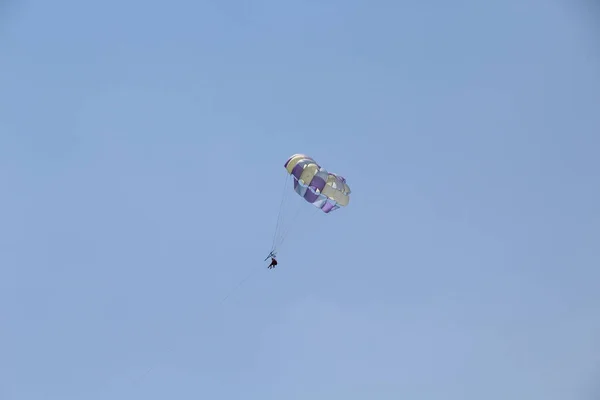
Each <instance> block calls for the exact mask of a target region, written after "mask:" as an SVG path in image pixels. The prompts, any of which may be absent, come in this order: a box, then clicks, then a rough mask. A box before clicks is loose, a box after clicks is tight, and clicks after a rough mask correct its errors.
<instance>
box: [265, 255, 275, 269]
mask: <svg viewBox="0 0 600 400" xmlns="http://www.w3.org/2000/svg"><path fill="white" fill-rule="evenodd" d="M276 265H277V260H276V259H275V257H271V264H269V266H268V267H267V268H269V269H273V268H275V266H276Z"/></svg>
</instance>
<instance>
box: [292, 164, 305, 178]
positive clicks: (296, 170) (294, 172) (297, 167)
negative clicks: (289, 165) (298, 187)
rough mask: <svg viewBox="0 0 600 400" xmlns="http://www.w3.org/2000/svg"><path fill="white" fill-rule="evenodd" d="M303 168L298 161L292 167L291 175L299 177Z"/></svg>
mask: <svg viewBox="0 0 600 400" xmlns="http://www.w3.org/2000/svg"><path fill="white" fill-rule="evenodd" d="M303 170H304V167H303V166H302V165H300V164H299V163H298V164H296V165H295V166H294V169H292V175H294V177H295V178H296V179H300V177H301V176H302V171H303Z"/></svg>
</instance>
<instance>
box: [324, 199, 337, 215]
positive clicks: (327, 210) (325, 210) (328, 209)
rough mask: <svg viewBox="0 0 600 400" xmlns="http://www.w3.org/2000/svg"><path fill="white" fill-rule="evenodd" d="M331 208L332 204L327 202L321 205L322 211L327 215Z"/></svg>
mask: <svg viewBox="0 0 600 400" xmlns="http://www.w3.org/2000/svg"><path fill="white" fill-rule="evenodd" d="M333 206H334V204H333V203H331V202H329V201H328V202H326V203H325V204H323V208H322V210H323V212H324V213H325V214H327V213H329V212H330V211H331V210H332V209H333ZM336 215H337V214H336Z"/></svg>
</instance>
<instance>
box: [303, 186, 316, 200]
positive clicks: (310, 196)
mask: <svg viewBox="0 0 600 400" xmlns="http://www.w3.org/2000/svg"><path fill="white" fill-rule="evenodd" d="M318 198H319V195H318V194H316V193H314V192H313V191H312V190H310V189H309V190H307V191H306V193H304V199H305V200H306V201H308V202H309V203H314V202H315V201H317V199H318Z"/></svg>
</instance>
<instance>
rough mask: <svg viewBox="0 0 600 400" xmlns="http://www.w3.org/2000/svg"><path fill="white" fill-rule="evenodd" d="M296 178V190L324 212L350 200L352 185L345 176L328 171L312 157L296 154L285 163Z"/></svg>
mask: <svg viewBox="0 0 600 400" xmlns="http://www.w3.org/2000/svg"><path fill="white" fill-rule="evenodd" d="M284 167H285V169H286V170H287V172H288V174H290V175H291V176H292V177H293V178H294V191H295V192H296V193H298V195H299V196H301V197H303V198H304V200H306V201H307V202H309V203H311V204H312V205H313V206H315V207H317V208H320V209H321V211H323V212H324V213H326V214H327V213H330V212H331V211H334V210H337V209H338V208H340V207H345V206H347V205H348V203H349V202H350V187H349V186H348V185H347V184H346V179H345V178H344V177H343V176H340V175H337V174H334V173H332V172H328V171H327V170H326V169H325V168H323V167H321V166H320V165H319V164H317V162H316V161H315V160H314V159H312V158H311V157H309V156H307V155H305V154H294V155H293V156H291V157H290V158H288V160H287V161H286V162H285V164H284Z"/></svg>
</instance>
